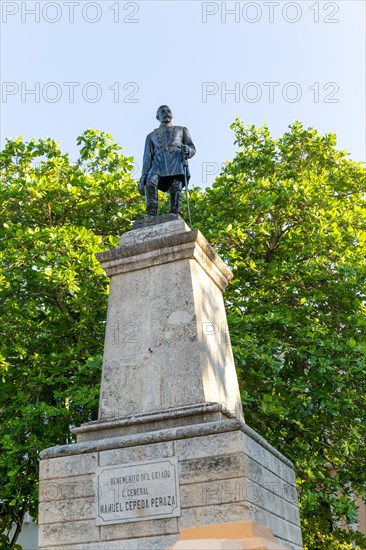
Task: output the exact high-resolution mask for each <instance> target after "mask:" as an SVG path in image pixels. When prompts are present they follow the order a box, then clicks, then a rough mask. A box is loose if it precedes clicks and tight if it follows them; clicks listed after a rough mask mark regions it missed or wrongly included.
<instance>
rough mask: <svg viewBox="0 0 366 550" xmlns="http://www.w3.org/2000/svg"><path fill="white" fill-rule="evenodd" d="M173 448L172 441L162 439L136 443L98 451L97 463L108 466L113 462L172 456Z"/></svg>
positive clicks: (119, 462)
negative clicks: (133, 445) (158, 441)
mask: <svg viewBox="0 0 366 550" xmlns="http://www.w3.org/2000/svg"><path fill="white" fill-rule="evenodd" d="M173 454H174V448H173V442H172V441H163V442H161V443H153V444H151V445H137V446H135V447H127V448H122V449H113V450H110V451H102V452H101V453H99V465H100V466H110V465H113V464H124V463H126V462H139V461H140V460H141V461H144V460H152V459H154V458H165V457H167V456H173Z"/></svg>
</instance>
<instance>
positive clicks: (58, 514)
mask: <svg viewBox="0 0 366 550" xmlns="http://www.w3.org/2000/svg"><path fill="white" fill-rule="evenodd" d="M83 519H93V520H94V519H95V498H94V497H86V498H69V499H67V500H52V501H48V502H44V503H43V505H42V507H41V513H40V517H39V522H40V523H41V524H47V523H58V522H63V521H68V522H70V521H79V520H83Z"/></svg>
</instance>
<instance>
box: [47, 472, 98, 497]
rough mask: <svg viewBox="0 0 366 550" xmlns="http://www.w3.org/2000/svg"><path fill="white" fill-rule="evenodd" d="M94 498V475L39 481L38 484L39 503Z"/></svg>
mask: <svg viewBox="0 0 366 550" xmlns="http://www.w3.org/2000/svg"><path fill="white" fill-rule="evenodd" d="M94 496H95V475H85V476H79V477H76V478H75V477H74V476H73V477H65V478H60V479H53V480H41V481H40V482H39V500H40V502H47V501H51V500H53V501H56V500H67V499H71V498H81V497H94Z"/></svg>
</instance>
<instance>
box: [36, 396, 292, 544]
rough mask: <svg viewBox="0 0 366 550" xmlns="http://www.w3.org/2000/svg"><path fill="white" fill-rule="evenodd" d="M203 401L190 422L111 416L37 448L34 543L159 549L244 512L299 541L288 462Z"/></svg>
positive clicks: (283, 540)
mask: <svg viewBox="0 0 366 550" xmlns="http://www.w3.org/2000/svg"><path fill="white" fill-rule="evenodd" d="M206 407H208V408H209V407H211V409H210V410H209V411H206V412H209V414H208V415H206V413H205V411H201V412H200V413H199V411H198V409H197V408H196V410H195V413H196V414H193V413H192V415H191V417H192V423H191V424H190V425H174V421H173V416H174V415H172V418H170V419H169V420H170V426H171V427H168V428H164V429H161V427H162V426H161V425H160V429H156V426H155V425H154V424H153V423H152V424H150V426H151V431H145V432H143V433H125V434H124V435H121V430H123V426H121V422H119V425H115V426H113V425H112V424H113V422H111V423H109V425H108V426H105V425H104V426H102V425H101V426H100V431H99V436H98V429H97V426H96V424H97V423H90V425H88V424H86V425H84V426H82V427H81V428H78V430H77V431H79V432H80V433H79V434H78V437H79V438H80V437H81V438H82V439H83V441H81V442H78V443H75V444H72V445H66V446H59V447H52V448H50V449H46V450H44V451H43V452H42V453H41V464H40V517H39V548H40V549H43V550H117V549H118V550H131V549H133V550H163V549H166V548H167V547H169V546H170V547H172V546H173V545H174V544H175V543H176V542H177V540H178V538H179V533H181V532H182V530H184V529H186V528H189V527H199V526H201V525H210V524H217V523H227V522H242V521H254V522H257V523H259V524H261V525H263V526H265V527H268V528H269V529H271V530H272V531H273V534H274V536H275V539H276V542H277V543H278V544H281V545H283V546H284V547H285V548H287V549H289V550H300V549H301V548H302V543H301V531H300V521H299V512H298V507H297V494H296V489H295V478H294V472H293V469H292V464H291V462H290V461H289V460H287V459H286V458H285V457H284V456H282V455H281V454H280V453H279V452H278V451H277V450H275V449H274V448H273V447H271V446H270V445H269V444H268V443H267V442H266V441H265V440H264V439H263V438H261V437H260V436H259V435H258V434H257V433H256V432H254V431H253V430H251V429H250V428H249V427H248V426H247V425H246V424H244V423H243V422H241V421H239V420H238V419H236V418H235V417H233V415H231V417H230V415H229V414H227V411H225V410H224V409H222V410H221V411H220V405H219V404H206ZM182 414H183V413H181V416H182ZM200 415H201V416H200ZM215 415H216V416H215ZM220 415H221V416H220ZM217 418H218V419H217ZM155 420H156V419H155ZM131 422H132V420H131V421H130V424H128V422H127V421H126V422H125V424H126V423H127V428H129V427H130V425H131ZM116 423H117V424H118V422H117V421H116ZM102 424H103V423H102ZM104 424H105V423H104ZM122 424H123V422H122ZM158 424H159V423H158ZM88 426H89V428H90V429H88ZM154 428H155V429H154ZM122 433H123V432H122ZM157 478H159V479H157ZM103 499H104V500H103Z"/></svg>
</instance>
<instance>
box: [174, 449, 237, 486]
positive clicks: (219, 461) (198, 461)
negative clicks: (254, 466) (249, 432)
mask: <svg viewBox="0 0 366 550" xmlns="http://www.w3.org/2000/svg"><path fill="white" fill-rule="evenodd" d="M240 476H245V456H244V455H243V453H237V454H233V455H218V456H209V457H205V458H195V459H193V460H184V461H183V462H181V463H180V476H179V477H180V483H181V485H184V484H187V483H197V482H200V481H201V482H202V481H205V482H209V481H214V480H218V479H229V478H233V477H240Z"/></svg>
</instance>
